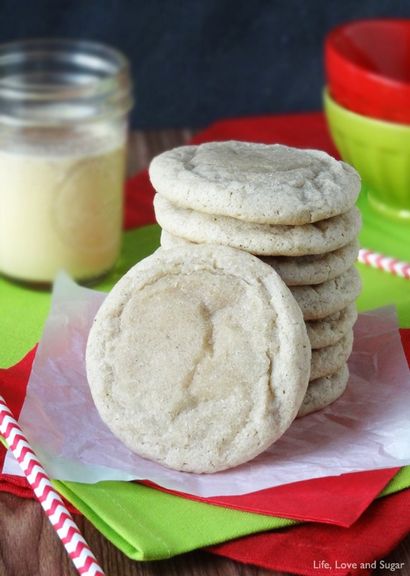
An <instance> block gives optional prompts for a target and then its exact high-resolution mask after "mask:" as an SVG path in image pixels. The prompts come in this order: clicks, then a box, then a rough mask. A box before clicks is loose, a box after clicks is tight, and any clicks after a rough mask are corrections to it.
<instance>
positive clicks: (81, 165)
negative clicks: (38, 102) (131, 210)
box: [0, 142, 125, 283]
mask: <svg viewBox="0 0 410 576" xmlns="http://www.w3.org/2000/svg"><path fill="white" fill-rule="evenodd" d="M89 145H90V143H89ZM91 145H92V144H91ZM77 146H78V149H77V150H72V149H71V147H68V148H66V149H65V148H64V147H63V148H62V149H60V150H50V149H47V148H43V149H42V147H41V146H38V147H37V148H36V149H35V151H33V150H32V151H31V152H29V151H27V150H24V149H20V150H19V148H18V147H17V148H16V149H14V150H13V149H11V150H7V151H4V150H0V183H1V186H0V271H1V272H2V273H3V274H5V275H6V276H8V277H10V278H13V279H17V280H26V281H32V282H41V283H43V282H46V283H47V282H51V281H52V280H53V279H54V278H55V276H56V274H57V273H58V271H59V270H62V269H64V270H66V271H67V272H68V273H69V274H70V275H72V276H73V277H74V278H76V279H77V280H80V281H87V280H90V279H95V278H98V277H99V276H101V275H103V274H104V273H105V272H107V271H108V270H110V269H111V268H112V266H113V265H114V263H115V261H116V259H117V257H118V254H119V250H120V245H121V227H122V226H121V225H122V197H123V190H122V189H123V181H124V166H125V145H124V143H118V142H114V145H113V146H112V147H111V148H110V147H109V146H107V145H105V147H100V146H99V145H98V144H95V143H94V150H93V149H86V150H81V145H80V144H78V143H77Z"/></svg>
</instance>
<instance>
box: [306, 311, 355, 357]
mask: <svg viewBox="0 0 410 576" xmlns="http://www.w3.org/2000/svg"><path fill="white" fill-rule="evenodd" d="M356 320H357V308H356V304H355V303H354V302H352V303H351V304H349V305H348V306H346V308H343V309H342V310H340V311H339V312H335V313H334V314H331V315H330V316H326V317H325V318H322V319H321V320H307V321H306V329H307V333H308V336H309V340H310V345H311V346H312V348H324V347H325V346H331V345H332V344H336V342H338V341H339V340H340V339H341V338H343V336H344V335H345V334H346V333H347V332H348V331H349V330H351V329H352V328H353V326H354V323H355V322H356Z"/></svg>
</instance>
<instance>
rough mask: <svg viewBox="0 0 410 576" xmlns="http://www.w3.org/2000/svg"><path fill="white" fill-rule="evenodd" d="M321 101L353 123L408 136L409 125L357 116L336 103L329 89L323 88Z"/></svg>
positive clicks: (361, 115) (409, 131) (409, 132)
mask: <svg viewBox="0 0 410 576" xmlns="http://www.w3.org/2000/svg"><path fill="white" fill-rule="evenodd" d="M322 95H323V101H324V104H325V106H326V105H327V104H330V105H331V106H332V107H333V108H335V109H336V111H337V112H339V114H340V113H341V114H344V115H345V116H348V117H349V116H350V117H351V118H352V120H353V121H355V122H365V123H367V124H369V125H372V126H374V127H379V128H381V129H383V130H394V131H395V132H396V133H397V132H401V133H403V134H406V135H408V134H410V125H409V124H403V123H401V122H391V121H388V120H380V119H379V118H372V117H371V116H365V115H364V114H358V113H357V112H353V111H352V110H349V108H345V107H344V106H342V105H341V104H339V102H337V101H336V100H335V99H334V98H333V97H332V95H331V94H330V91H329V87H328V86H325V87H324V88H323V93H322Z"/></svg>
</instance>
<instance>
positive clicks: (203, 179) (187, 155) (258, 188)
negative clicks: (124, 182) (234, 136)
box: [149, 141, 360, 225]
mask: <svg viewBox="0 0 410 576" xmlns="http://www.w3.org/2000/svg"><path fill="white" fill-rule="evenodd" d="M149 174H150V178H151V182H152V184H153V186H154V188H155V190H156V191H157V192H159V193H160V194H161V195H163V196H165V197H167V198H168V199H169V200H170V201H171V202H173V203H174V204H176V205H179V206H181V207H183V208H188V209H192V210H195V211H198V212H204V213H207V214H218V215H223V216H229V217H231V218H237V219H239V220H243V221H245V222H256V223H259V224H287V225H288V224H293V225H295V224H296V225H301V224H308V223H312V222H317V221H318V220H324V219H326V218H331V217H332V216H336V215H338V214H341V213H343V212H346V211H347V210H349V209H350V208H352V206H353V205H354V203H355V201H356V199H357V196H358V194H359V191H360V177H359V175H358V173H357V172H356V170H354V168H352V167H351V166H349V165H348V164H345V163H344V162H338V161H337V160H335V159H334V158H332V157H331V156H329V155H328V154H326V153H325V152H321V151H319V150H301V149H297V148H290V147H288V146H282V145H280V144H274V145H266V144H255V143H250V142H237V141H227V142H210V143H206V144H201V145H199V146H182V147H179V148H174V149H173V150H170V151H167V152H164V153H163V154H160V155H159V156H157V157H156V158H154V159H153V161H152V162H151V165H150V168H149Z"/></svg>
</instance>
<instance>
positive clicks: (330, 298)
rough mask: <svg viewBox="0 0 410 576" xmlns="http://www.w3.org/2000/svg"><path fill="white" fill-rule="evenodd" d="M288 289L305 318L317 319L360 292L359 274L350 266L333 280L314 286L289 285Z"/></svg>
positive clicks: (355, 296)
mask: <svg viewBox="0 0 410 576" xmlns="http://www.w3.org/2000/svg"><path fill="white" fill-rule="evenodd" d="M289 289H290V291H291V292H292V294H293V296H294V297H295V299H296V301H297V303H298V304H299V306H300V308H301V310H302V313H303V317H304V319H305V320H319V319H321V318H325V317H326V316H330V315H331V314H334V313H335V312H338V311H339V310H342V309H343V308H346V306H347V305H348V304H351V303H352V302H353V301H354V300H355V299H356V298H357V297H358V295H359V294H360V290H361V282H360V275H359V273H358V271H357V270H356V268H355V267H354V266H352V268H349V270H348V271H347V272H344V273H343V274H341V275H340V276H337V278H333V280H328V281H327V282H323V284H316V285H314V286H291V287H290V288H289Z"/></svg>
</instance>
